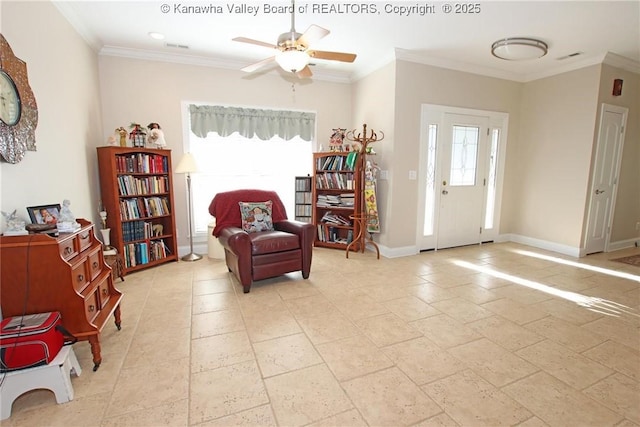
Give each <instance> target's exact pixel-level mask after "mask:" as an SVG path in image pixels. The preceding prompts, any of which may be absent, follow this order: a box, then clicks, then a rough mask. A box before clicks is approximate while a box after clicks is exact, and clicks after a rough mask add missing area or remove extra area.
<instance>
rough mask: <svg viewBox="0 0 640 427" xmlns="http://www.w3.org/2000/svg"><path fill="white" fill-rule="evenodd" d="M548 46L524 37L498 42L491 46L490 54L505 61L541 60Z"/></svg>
mask: <svg viewBox="0 0 640 427" xmlns="http://www.w3.org/2000/svg"><path fill="white" fill-rule="evenodd" d="M548 48H549V46H547V44H546V43H545V42H543V41H540V40H536V39H529V38H524V37H514V38H508V39H502V40H498V41H497V42H495V43H493V44H492V45H491V54H492V55H493V56H495V57H496V58H500V59H505V60H507V61H526V60H527V59H536V58H542V57H543V56H545V55H546V54H547V51H548Z"/></svg>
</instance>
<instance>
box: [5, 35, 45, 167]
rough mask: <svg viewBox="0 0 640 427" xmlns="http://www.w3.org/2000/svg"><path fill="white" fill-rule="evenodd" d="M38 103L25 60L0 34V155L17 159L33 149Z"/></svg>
mask: <svg viewBox="0 0 640 427" xmlns="http://www.w3.org/2000/svg"><path fill="white" fill-rule="evenodd" d="M36 126H38V105H37V104H36V98H35V96H34V95H33V91H32V90H31V87H30V86H29V79H28V77H27V64H26V63H25V62H24V61H22V60H20V59H19V58H16V56H15V55H14V54H13V51H12V50H11V46H9V43H8V42H7V40H6V39H5V38H4V36H3V35H2V34H0V155H1V156H2V158H3V159H4V160H5V161H7V162H9V163H18V162H19V161H20V160H22V159H23V158H24V155H25V154H26V152H27V151H36V136H35V131H36Z"/></svg>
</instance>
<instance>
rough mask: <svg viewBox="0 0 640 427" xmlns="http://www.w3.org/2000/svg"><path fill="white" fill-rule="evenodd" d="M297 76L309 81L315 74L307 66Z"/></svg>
mask: <svg viewBox="0 0 640 427" xmlns="http://www.w3.org/2000/svg"><path fill="white" fill-rule="evenodd" d="M296 75H297V76H298V78H301V79H308V78H309V77H311V76H313V73H312V72H311V68H309V66H308V65H307V66H306V67H304V68H303V69H302V70H300V71H298V72H297V73H296Z"/></svg>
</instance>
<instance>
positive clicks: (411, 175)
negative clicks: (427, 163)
mask: <svg viewBox="0 0 640 427" xmlns="http://www.w3.org/2000/svg"><path fill="white" fill-rule="evenodd" d="M409 179H410V180H412V181H413V180H414V179H418V173H417V172H416V171H409Z"/></svg>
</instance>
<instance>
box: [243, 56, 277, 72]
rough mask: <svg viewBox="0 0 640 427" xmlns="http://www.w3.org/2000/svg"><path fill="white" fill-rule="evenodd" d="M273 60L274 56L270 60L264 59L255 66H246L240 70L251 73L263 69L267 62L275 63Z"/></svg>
mask: <svg viewBox="0 0 640 427" xmlns="http://www.w3.org/2000/svg"><path fill="white" fill-rule="evenodd" d="M275 59H276V57H275V56H272V57H270V58H265V59H263V60H262V61H259V62H256V63H255V64H251V65H247V66H246V67H244V68H241V70H242V71H244V72H245V73H252V72H254V71H256V70H257V69H259V68H262V67H264V66H265V65H267V64H268V63H269V62H272V61H275Z"/></svg>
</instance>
